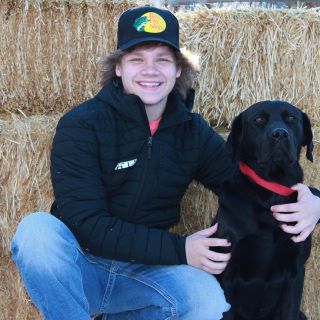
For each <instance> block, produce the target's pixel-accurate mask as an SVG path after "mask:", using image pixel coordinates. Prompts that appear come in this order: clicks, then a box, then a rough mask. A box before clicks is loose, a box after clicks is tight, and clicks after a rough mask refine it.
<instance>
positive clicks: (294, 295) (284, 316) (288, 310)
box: [280, 267, 307, 320]
mask: <svg viewBox="0 0 320 320" xmlns="http://www.w3.org/2000/svg"><path fill="white" fill-rule="evenodd" d="M304 273H305V270H304V267H301V268H300V270H298V274H297V275H296V277H295V278H294V279H292V278H290V277H289V280H288V281H287V285H286V289H285V290H284V292H283V294H282V297H281V303H280V310H281V311H280V320H303V319H307V318H306V317H305V316H304V314H303V313H301V312H300V303H301V298H302V291H303V282H304Z"/></svg>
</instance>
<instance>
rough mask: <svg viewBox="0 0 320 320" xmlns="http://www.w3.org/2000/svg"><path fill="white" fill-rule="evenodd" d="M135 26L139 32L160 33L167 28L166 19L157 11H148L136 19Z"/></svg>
mask: <svg viewBox="0 0 320 320" xmlns="http://www.w3.org/2000/svg"><path fill="white" fill-rule="evenodd" d="M133 27H134V28H135V29H136V30H137V31H139V32H148V33H160V32H162V31H164V30H166V27H167V24H166V22H165V21H164V19H163V18H162V17H161V16H160V15H159V14H157V13H155V12H147V13H145V14H144V15H142V16H141V17H139V18H137V19H136V20H135V21H134V24H133Z"/></svg>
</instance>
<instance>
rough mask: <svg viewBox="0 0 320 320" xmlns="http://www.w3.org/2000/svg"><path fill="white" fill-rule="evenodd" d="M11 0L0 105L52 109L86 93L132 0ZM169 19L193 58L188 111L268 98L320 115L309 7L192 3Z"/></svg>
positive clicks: (2, 36) (231, 108) (2, 48)
mask: <svg viewBox="0 0 320 320" xmlns="http://www.w3.org/2000/svg"><path fill="white" fill-rule="evenodd" d="M21 3H23V4H24V5H22V4H21ZM21 3H20V5H15V6H13V7H12V8H10V9H9V7H8V6H7V7H6V6H4V5H2V8H1V9H2V10H0V28H1V29H0V60H1V61H2V63H1V64H0V97H1V100H0V103H1V105H2V108H1V109H2V111H6V110H8V111H13V112H16V111H17V110H18V109H20V110H23V112H25V113H26V114H43V113H50V112H60V111H65V110H67V109H70V108H71V107H73V106H74V105H77V104H78V103H79V102H81V101H84V100H86V99H87V98H89V97H92V96H93V95H94V94H95V93H96V92H97V91H98V89H99V72H98V66H97V58H98V57H100V56H103V55H105V54H107V53H108V52H110V51H113V50H114V49H115V27H116V21H117V18H118V16H119V14H120V13H121V12H122V11H124V10H125V9H127V8H128V7H130V6H134V5H135V3H136V2H133V1H52V2H51V1H50V2H46V1H21ZM140 3H147V2H146V1H140ZM177 15H178V18H179V20H180V22H181V38H182V41H181V42H182V45H184V46H186V47H187V48H188V49H190V50H192V51H195V52H198V53H200V54H201V62H202V65H201V76H200V81H199V85H198V88H197V89H198V90H197V98H198V99H197V104H196V110H197V111H199V112H200V113H202V114H203V115H204V117H205V118H206V119H207V120H208V121H210V123H211V124H212V125H229V123H230V121H231V119H232V118H233V117H234V115H235V114H237V113H238V112H239V111H240V110H242V109H244V108H246V107H247V106H249V105H250V104H252V103H254V102H256V101H258V100H265V99H275V98H279V99H284V100H287V101H289V102H293V103H294V104H297V105H298V106H299V107H301V108H302V109H304V110H306V111H307V112H308V113H309V115H310V116H311V118H312V119H314V120H317V119H320V117H319V112H320V111H319V110H320V91H319V87H320V68H319V67H318V66H319V65H320V13H319V11H316V10H311V9H310V10H305V9H292V10H268V9H254V10H250V9H247V10H234V9H233V10H227V9H211V10H209V9H207V8H206V7H204V6H200V7H198V9H197V10H195V11H184V12H178V13H177Z"/></svg>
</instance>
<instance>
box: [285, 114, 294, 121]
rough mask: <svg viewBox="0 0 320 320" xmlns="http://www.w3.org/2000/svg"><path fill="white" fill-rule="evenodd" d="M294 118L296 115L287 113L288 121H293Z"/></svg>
mask: <svg viewBox="0 0 320 320" xmlns="http://www.w3.org/2000/svg"><path fill="white" fill-rule="evenodd" d="M295 120H296V117H295V116H292V115H291V114H289V115H288V116H287V121H289V122H294V121H295Z"/></svg>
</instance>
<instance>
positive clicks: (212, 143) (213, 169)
mask: <svg viewBox="0 0 320 320" xmlns="http://www.w3.org/2000/svg"><path fill="white" fill-rule="evenodd" d="M199 122H200V126H199V127H200V131H199V145H200V149H199V150H200V152H199V166H198V170H197V174H196V180H198V181H199V182H200V183H201V184H203V185H204V186H205V187H206V188H208V189H210V190H212V191H213V192H215V193H216V194H217V195H219V190H220V187H221V185H222V182H223V181H224V180H225V179H226V178H227V177H229V176H230V175H231V174H232V172H233V169H232V165H231V158H230V155H229V153H228V151H227V148H226V143H225V141H224V139H223V138H222V137H221V136H220V135H219V134H218V133H216V132H215V131H214V130H213V129H212V128H211V127H210V126H209V124H208V123H207V122H206V121H205V120H204V119H202V118H200V119H199Z"/></svg>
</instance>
